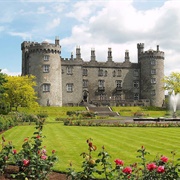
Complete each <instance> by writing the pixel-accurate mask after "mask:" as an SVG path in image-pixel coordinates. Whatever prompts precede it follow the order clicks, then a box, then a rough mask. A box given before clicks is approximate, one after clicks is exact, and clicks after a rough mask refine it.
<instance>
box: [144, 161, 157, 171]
mask: <svg viewBox="0 0 180 180" xmlns="http://www.w3.org/2000/svg"><path fill="white" fill-rule="evenodd" d="M146 167H147V169H148V170H149V171H153V170H154V169H156V168H157V166H156V164H155V163H149V164H147V166H146Z"/></svg>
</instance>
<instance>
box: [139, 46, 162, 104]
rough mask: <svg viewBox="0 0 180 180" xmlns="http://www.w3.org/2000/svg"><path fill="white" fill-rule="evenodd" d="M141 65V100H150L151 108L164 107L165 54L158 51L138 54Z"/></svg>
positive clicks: (150, 50) (151, 50)
mask: <svg viewBox="0 0 180 180" xmlns="http://www.w3.org/2000/svg"><path fill="white" fill-rule="evenodd" d="M138 62H139V63H140V98H141V99H149V100H150V105H151V106H156V107H162V105H163V102H164V98H165V94H164V89H163V87H164V83H163V78H164V52H162V51H159V45H158V46H157V49H156V50H153V49H149V50H148V51H145V52H141V53H139V54H138Z"/></svg>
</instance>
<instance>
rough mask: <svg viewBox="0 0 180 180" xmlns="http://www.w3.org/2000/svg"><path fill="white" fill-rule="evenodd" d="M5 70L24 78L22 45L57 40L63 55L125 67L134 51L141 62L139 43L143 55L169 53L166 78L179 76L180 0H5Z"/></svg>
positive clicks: (0, 15) (1, 46)
mask: <svg viewBox="0 0 180 180" xmlns="http://www.w3.org/2000/svg"><path fill="white" fill-rule="evenodd" d="M0 7H1V11H0V69H2V71H3V72H4V73H7V74H9V75H18V74H19V75H20V74H21V56H22V55H21V43H22V42H23V41H35V42H39V43H41V42H43V41H48V42H50V43H54V40H55V37H56V36H58V37H59V39H60V44H61V48H62V50H61V51H62V53H61V56H62V57H63V58H70V56H71V52H73V54H74V55H75V49H76V47H77V46H80V48H81V56H82V58H83V59H84V60H85V61H89V60H90V52H91V49H92V48H94V49H95V51H96V59H97V61H106V60H107V51H108V48H112V56H113V61H115V62H123V61H124V56H125V51H126V50H129V55H130V61H131V62H135V63H136V62H137V43H144V44H145V48H144V50H149V49H154V50H156V48H157V45H159V49H160V51H164V52H165V60H164V65H165V75H166V76H168V75H169V74H170V73H171V72H180V1H179V0H0Z"/></svg>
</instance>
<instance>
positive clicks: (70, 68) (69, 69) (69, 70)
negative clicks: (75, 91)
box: [67, 66, 73, 75]
mask: <svg viewBox="0 0 180 180" xmlns="http://www.w3.org/2000/svg"><path fill="white" fill-rule="evenodd" d="M72 69H73V68H72V67H71V66H67V74H69V75H72V74H73V73H72Z"/></svg>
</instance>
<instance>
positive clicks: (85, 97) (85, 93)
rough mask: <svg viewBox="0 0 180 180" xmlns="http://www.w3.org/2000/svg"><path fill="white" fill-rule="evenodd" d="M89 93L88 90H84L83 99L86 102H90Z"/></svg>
mask: <svg viewBox="0 0 180 180" xmlns="http://www.w3.org/2000/svg"><path fill="white" fill-rule="evenodd" d="M88 95H89V93H88V92H87V91H84V92H83V101H84V102H88Z"/></svg>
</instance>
